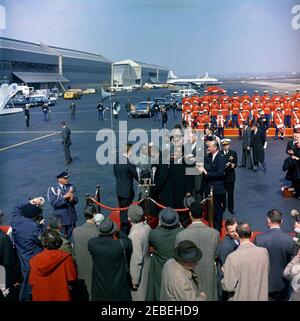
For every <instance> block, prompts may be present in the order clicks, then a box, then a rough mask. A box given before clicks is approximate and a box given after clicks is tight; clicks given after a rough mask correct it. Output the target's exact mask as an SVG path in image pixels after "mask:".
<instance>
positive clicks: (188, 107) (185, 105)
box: [182, 101, 190, 114]
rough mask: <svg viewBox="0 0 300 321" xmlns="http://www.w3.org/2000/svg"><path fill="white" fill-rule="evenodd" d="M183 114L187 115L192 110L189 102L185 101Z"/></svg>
mask: <svg viewBox="0 0 300 321" xmlns="http://www.w3.org/2000/svg"><path fill="white" fill-rule="evenodd" d="M182 106H183V107H182V114H185V113H187V111H188V110H189V109H190V103H189V102H188V101H185V102H184V103H182Z"/></svg>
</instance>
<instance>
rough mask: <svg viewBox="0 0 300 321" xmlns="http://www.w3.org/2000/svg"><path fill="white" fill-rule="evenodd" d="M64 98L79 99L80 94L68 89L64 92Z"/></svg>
mask: <svg viewBox="0 0 300 321" xmlns="http://www.w3.org/2000/svg"><path fill="white" fill-rule="evenodd" d="M64 99H79V95H78V93H77V92H75V91H69V90H68V91H66V92H65V93H64Z"/></svg>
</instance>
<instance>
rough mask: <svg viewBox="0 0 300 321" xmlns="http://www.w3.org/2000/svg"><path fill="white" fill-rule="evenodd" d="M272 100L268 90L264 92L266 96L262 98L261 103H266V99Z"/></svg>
mask: <svg viewBox="0 0 300 321" xmlns="http://www.w3.org/2000/svg"><path fill="white" fill-rule="evenodd" d="M267 98H268V99H270V98H271V97H270V95H269V92H268V91H267V90H265V91H264V94H263V95H262V97H261V102H262V103H264V102H265V101H266V99H267Z"/></svg>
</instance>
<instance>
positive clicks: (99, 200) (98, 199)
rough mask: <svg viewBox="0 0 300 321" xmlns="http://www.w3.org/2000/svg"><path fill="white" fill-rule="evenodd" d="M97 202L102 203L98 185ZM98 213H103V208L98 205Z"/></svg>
mask: <svg viewBox="0 0 300 321" xmlns="http://www.w3.org/2000/svg"><path fill="white" fill-rule="evenodd" d="M96 201H97V202H98V203H101V195H100V185H96ZM97 208H98V213H101V207H100V206H99V205H97Z"/></svg>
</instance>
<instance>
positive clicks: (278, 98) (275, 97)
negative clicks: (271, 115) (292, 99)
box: [272, 90, 282, 108]
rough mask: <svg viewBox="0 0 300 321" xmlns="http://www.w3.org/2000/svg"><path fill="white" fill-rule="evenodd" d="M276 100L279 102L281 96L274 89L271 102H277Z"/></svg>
mask: <svg viewBox="0 0 300 321" xmlns="http://www.w3.org/2000/svg"><path fill="white" fill-rule="evenodd" d="M278 100H279V102H280V103H282V98H281V96H280V95H279V93H278V91H277V90H276V91H274V95H273V97H272V102H277V101H278ZM276 108H277V107H276Z"/></svg>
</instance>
